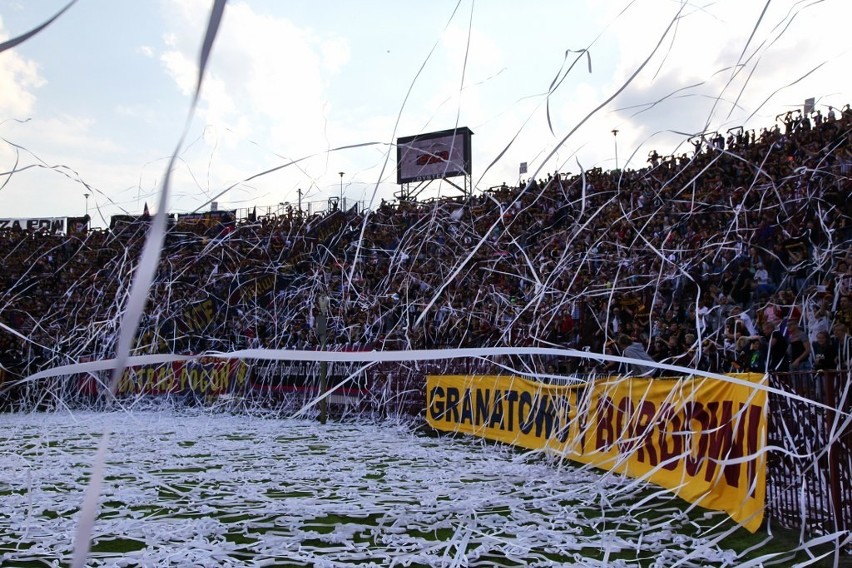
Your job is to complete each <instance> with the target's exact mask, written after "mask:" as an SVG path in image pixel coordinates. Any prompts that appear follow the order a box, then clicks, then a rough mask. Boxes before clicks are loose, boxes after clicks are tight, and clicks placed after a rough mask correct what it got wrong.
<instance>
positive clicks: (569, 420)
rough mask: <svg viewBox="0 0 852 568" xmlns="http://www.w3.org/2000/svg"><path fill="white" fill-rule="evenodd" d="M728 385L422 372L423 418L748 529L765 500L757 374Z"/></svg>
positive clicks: (762, 396)
mask: <svg viewBox="0 0 852 568" xmlns="http://www.w3.org/2000/svg"><path fill="white" fill-rule="evenodd" d="M730 377H731V379H732V381H731V382H729V381H724V380H719V379H711V378H703V377H695V378H682V379H675V378H672V379H665V378H661V379H648V378H610V379H598V380H596V381H594V382H589V383H586V384H583V385H580V386H571V387H565V386H554V385H546V384H542V383H539V382H535V381H529V380H526V379H521V378H518V377H503V376H461V375H443V376H434V375H430V376H428V377H427V383H426V418H427V421H428V422H429V425H430V426H432V427H433V428H435V429H437V430H442V431H446V432H463V433H466V434H472V435H476V436H481V437H484V438H487V439H489V440H496V441H499V442H504V443H507V444H512V445H516V446H520V447H523V448H528V449H546V450H548V451H551V452H554V453H557V454H558V455H561V456H563V457H566V458H568V459H571V460H575V461H578V462H582V463H587V464H591V465H594V466H596V467H600V468H603V469H608V470H611V471H615V472H618V473H622V474H625V475H629V476H631V477H635V478H642V479H646V480H648V481H650V482H652V483H655V484H657V485H660V486H662V487H665V488H667V489H670V490H672V491H673V492H674V493H675V494H676V495H678V496H679V497H681V498H683V499H685V500H687V501H689V502H691V503H696V504H698V505H700V506H702V507H706V508H708V509H713V510H717V511H724V512H726V513H728V514H729V515H730V516H731V518H732V519H734V520H735V521H737V522H738V523H740V524H742V525H743V526H744V527H745V528H746V529H748V530H749V531H751V532H754V531H756V530H757V529H758V528H759V527H760V524H761V522H762V521H763V509H764V504H765V499H766V460H765V455H764V448H765V446H766V411H765V407H766V391H764V390H762V389H758V388H755V385H757V384H760V383H761V381H762V380H763V376H762V375H757V374H738V375H730Z"/></svg>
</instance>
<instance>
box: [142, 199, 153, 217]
mask: <svg viewBox="0 0 852 568" xmlns="http://www.w3.org/2000/svg"><path fill="white" fill-rule="evenodd" d="M142 216H143V217H145V218H146V219H147V218H148V217H150V216H151V213H150V212H149V211H148V202H147V201H146V202H145V209H143V210H142Z"/></svg>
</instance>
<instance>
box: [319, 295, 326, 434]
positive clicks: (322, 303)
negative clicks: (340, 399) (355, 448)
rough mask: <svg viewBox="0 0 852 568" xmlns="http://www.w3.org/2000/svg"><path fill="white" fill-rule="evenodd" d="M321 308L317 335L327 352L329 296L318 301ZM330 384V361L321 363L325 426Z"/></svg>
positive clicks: (323, 419)
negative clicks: (326, 395)
mask: <svg viewBox="0 0 852 568" xmlns="http://www.w3.org/2000/svg"><path fill="white" fill-rule="evenodd" d="M317 305H318V306H319V318H318V319H317V334H318V335H319V339H320V350H321V351H325V344H326V340H327V339H328V296H320V297H319V299H318V300H317ZM327 383H328V361H325V360H323V361H320V389H319V390H320V392H319V394H320V396H323V397H324V398H323V399H322V400H321V401H320V404H319V407H320V414H319V421H320V423H322V424H325V422H326V419H327V418H328V414H327V411H328V405H327V401H328V397H325V396H324V395H325V389H326V385H327Z"/></svg>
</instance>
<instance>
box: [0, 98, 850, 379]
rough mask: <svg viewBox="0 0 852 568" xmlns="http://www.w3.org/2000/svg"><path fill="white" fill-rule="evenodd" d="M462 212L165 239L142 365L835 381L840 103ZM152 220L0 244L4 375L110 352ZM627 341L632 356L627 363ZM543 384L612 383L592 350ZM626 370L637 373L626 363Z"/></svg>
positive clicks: (845, 294) (380, 211) (841, 289)
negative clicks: (447, 351)
mask: <svg viewBox="0 0 852 568" xmlns="http://www.w3.org/2000/svg"><path fill="white" fill-rule="evenodd" d="M779 123H780V124H778V125H775V126H773V127H771V128H767V129H763V130H762V131H760V132H755V131H748V132H746V131H743V130H742V129H732V130H731V131H729V133H728V135H727V136H723V135H711V136H698V137H695V138H693V139H691V140H690V141H689V142H690V143H691V144H692V145H693V148H691V149H690V151H689V152H688V153H683V154H677V155H671V156H665V157H664V156H660V155H658V154H657V153H656V152H652V153H651V154H650V155H649V157H648V161H647V165H646V166H645V167H642V168H639V169H623V170H612V171H603V170H601V169H593V170H589V171H585V172H582V173H580V174H573V175H572V174H564V173H563V174H560V173H553V174H551V175H548V176H547V177H545V178H543V179H530V180H527V181H525V182H523V183H521V184H519V185H517V186H514V185H512V186H508V185H506V184H504V185H502V186H500V187H495V188H491V189H489V190H487V191H484V192H482V193H481V194H479V195H475V196H472V197H469V198H467V199H443V200H433V201H429V202H415V201H402V202H397V203H385V202H382V204H381V206H379V207H377V208H376V209H375V210H374V211H357V210H355V209H353V210H350V211H329V212H325V213H323V214H317V215H312V216H308V215H305V214H303V213H302V212H301V211H298V210H292V209H290V210H289V211H287V212H286V213H284V214H283V215H268V216H261V217H257V216H256V215H249V216H247V218H244V219H238V220H236V222H235V223H233V224H231V223H221V222H220V221H215V222H211V223H197V224H196V225H193V226H180V225H176V226H174V227H172V228H171V229H170V230H169V233H168V235H167V238H166V245H165V249H164V250H163V253H162V257H161V261H160V265H159V271H158V274H157V278H156V280H155V284H154V286H153V288H152V290H151V292H150V295H149V303H148V307H147V309H146V312H145V316H144V318H143V322H142V325H141V328H140V332H139V339H138V343H137V347H136V352H137V353H148V352H179V353H200V352H203V351H206V350H216V351H229V350H233V349H237V348H243V347H267V348H309V349H310V348H316V347H318V346H319V344H320V341H321V338H320V337H319V336H318V334H317V328H318V326H317V322H318V319H319V317H320V313H319V307H318V305H319V302H318V301H319V299H320V298H321V297H328V298H329V301H330V308H329V314H328V322H329V325H328V333H329V337H328V338H327V340H328V343H329V344H337V345H348V346H350V347H353V348H365V349H425V348H444V347H471V346H547V347H571V348H575V349H578V350H581V351H587V352H590V353H614V354H619V353H622V352H625V353H631V352H632V353H637V352H639V351H641V352H642V353H643V354H647V356H648V358H650V359H653V360H655V361H658V362H664V363H670V364H673V365H679V366H683V367H689V368H699V369H702V370H708V371H720V372H727V371H740V370H753V371H761V372H762V371H763V370H765V369H767V368H769V369H770V370H773V371H778V372H787V371H802V372H803V371H807V370H810V369H835V368H838V367H848V366H849V361H850V352H852V346H850V344H851V343H852V339H850V329H852V247H850V244H852V205H850V200H849V194H850V186H852V184H850V179H849V175H850V166H852V144H850V137H852V134H850V133H852V111H850V109H849V107H848V106H847V107H846V108H845V109H843V110H842V111H838V110H835V109H829V112H828V113H827V115H826V116H823V115H822V114H821V113H820V112H819V111H817V112H815V113H813V114H811V115H809V116H805V115H803V114H802V113H787V115H785V116H783V117H781V118H780V119H779ZM147 226H148V221H147V219H146V218H139V219H136V220H132V221H131V222H129V223H127V224H125V225H123V228H122V229H121V230H118V229H116V228H113V229H112V230H88V231H84V232H82V233H77V234H73V235H67V236H57V235H48V234H33V233H27V232H24V231H4V232H2V233H0V255H2V258H3V264H4V267H5V270H4V273H3V276H2V278H0V294H2V303H0V323H2V325H3V331H2V332H0V357H2V359H0V364H2V366H3V368H4V369H5V370H6V372H7V373H9V374H11V375H17V376H24V375H26V374H29V373H32V372H35V371H37V370H39V369H40V368H43V367H45V366H55V365H59V364H66V363H70V362H75V361H81V360H87V359H92V358H100V357H110V356H113V354H114V350H115V346H116V342H117V331H118V326H119V323H120V315H121V314H122V313H123V310H124V307H125V303H126V299H127V292H128V287H129V286H130V282H131V280H132V278H131V276H132V274H133V270H134V268H135V265H136V262H137V261H138V258H139V255H140V253H141V248H142V244H143V242H144V236H145V231H146V229H147ZM637 346H638V350H637ZM544 364H545V365H547V366H549V367H550V370H552V371H559V372H569V373H585V372H598V373H599V372H617V371H625V370H626V369H624V368H619V367H618V366H617V365H611V364H607V363H600V362H598V361H596V360H594V359H592V358H588V359H583V358H576V359H566V360H558V361H544ZM632 370H633V371H634V372H651V370H649V369H645V368H641V367H640V368H634V369H632Z"/></svg>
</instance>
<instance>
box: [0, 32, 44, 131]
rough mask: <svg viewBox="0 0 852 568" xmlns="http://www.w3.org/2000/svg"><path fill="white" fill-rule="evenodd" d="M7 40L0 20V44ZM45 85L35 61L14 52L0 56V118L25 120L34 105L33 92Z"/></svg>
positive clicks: (7, 36)
mask: <svg viewBox="0 0 852 568" xmlns="http://www.w3.org/2000/svg"><path fill="white" fill-rule="evenodd" d="M7 39H9V34H8V32H6V30H5V29H4V27H3V20H2V19H0V42H3V41H5V40H7ZM45 84H46V81H45V80H44V78H43V77H42V76H41V75H40V74H39V69H38V65H37V64H36V62H35V61H33V60H31V59H27V58H25V57H22V56H21V55H20V54H19V53H18V52H17V51H14V50H7V51H5V52H3V53H2V54H0V85H2V88H0V116H2V117H3V118H4V119H5V118H25V117H26V116H27V115H28V114H29V113H30V112H32V109H33V106H34V105H35V101H36V96H35V94H34V92H33V91H34V90H35V89H38V88H39V87H42V86H43V85H45Z"/></svg>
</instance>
